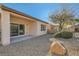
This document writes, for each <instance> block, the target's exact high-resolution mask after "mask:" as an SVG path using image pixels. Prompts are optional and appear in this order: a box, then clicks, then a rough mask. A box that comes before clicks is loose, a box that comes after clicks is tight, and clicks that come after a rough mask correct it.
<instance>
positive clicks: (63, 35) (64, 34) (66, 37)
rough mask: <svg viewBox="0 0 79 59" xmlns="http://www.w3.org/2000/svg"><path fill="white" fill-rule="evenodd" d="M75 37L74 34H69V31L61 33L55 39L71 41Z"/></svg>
mask: <svg viewBox="0 0 79 59" xmlns="http://www.w3.org/2000/svg"><path fill="white" fill-rule="evenodd" d="M72 37H73V33H72V32H68V31H63V32H60V33H58V34H56V35H55V38H65V39H69V38H72Z"/></svg>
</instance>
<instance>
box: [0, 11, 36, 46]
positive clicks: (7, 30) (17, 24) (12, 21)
mask: <svg viewBox="0 0 79 59" xmlns="http://www.w3.org/2000/svg"><path fill="white" fill-rule="evenodd" d="M36 24H37V23H36V21H35V20H32V19H31V18H28V17H24V16H22V15H19V14H15V13H12V12H9V11H4V10H0V44H2V45H4V46H5V45H8V44H10V43H14V42H18V41H22V40H27V39H30V38H32V37H34V36H35V35H33V34H34V33H36V27H37V25H36Z"/></svg>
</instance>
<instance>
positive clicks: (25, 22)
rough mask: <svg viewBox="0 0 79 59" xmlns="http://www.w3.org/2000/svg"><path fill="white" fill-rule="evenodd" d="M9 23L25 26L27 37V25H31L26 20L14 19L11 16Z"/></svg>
mask: <svg viewBox="0 0 79 59" xmlns="http://www.w3.org/2000/svg"><path fill="white" fill-rule="evenodd" d="M10 23H15V24H23V25H25V35H29V34H30V33H29V29H30V28H29V25H30V24H31V23H30V22H29V21H28V20H27V19H23V18H20V17H15V16H11V17H10Z"/></svg>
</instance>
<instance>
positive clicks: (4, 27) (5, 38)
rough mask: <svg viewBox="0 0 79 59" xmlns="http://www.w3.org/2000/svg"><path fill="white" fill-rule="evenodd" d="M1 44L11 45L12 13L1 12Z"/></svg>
mask: <svg viewBox="0 0 79 59" xmlns="http://www.w3.org/2000/svg"><path fill="white" fill-rule="evenodd" d="M1 43H2V45H8V44H10V13H9V12H7V11H4V10H1Z"/></svg>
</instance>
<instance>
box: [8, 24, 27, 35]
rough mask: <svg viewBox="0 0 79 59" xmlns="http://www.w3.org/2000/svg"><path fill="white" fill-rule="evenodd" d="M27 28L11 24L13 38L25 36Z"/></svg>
mask: <svg viewBox="0 0 79 59" xmlns="http://www.w3.org/2000/svg"><path fill="white" fill-rule="evenodd" d="M24 29H25V26H24V25H22V24H14V23H11V28H10V30H11V36H18V35H24V33H25V30H24Z"/></svg>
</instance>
